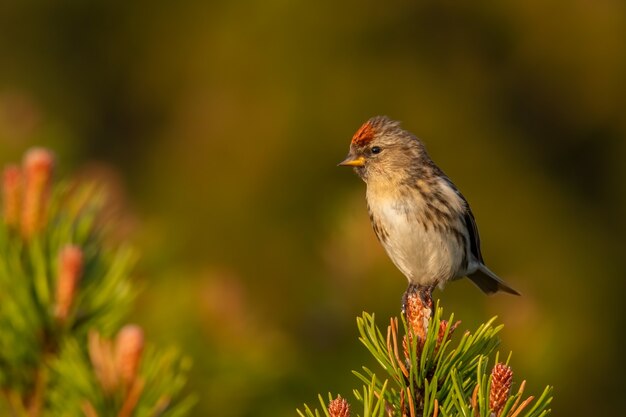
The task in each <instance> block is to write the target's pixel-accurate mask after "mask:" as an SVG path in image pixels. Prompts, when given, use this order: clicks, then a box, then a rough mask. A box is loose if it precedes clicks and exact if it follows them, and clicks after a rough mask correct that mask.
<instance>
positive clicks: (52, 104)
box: [0, 0, 626, 417]
mask: <svg viewBox="0 0 626 417" xmlns="http://www.w3.org/2000/svg"><path fill="white" fill-rule="evenodd" d="M625 74H626V3H624V2H621V1H617V0H600V1H588V0H573V1H565V0H561V1H539V0H516V1H507V2H453V1H440V2H435V1H403V2H381V1H363V0H362V1H344V2H340V1H336V2H333V1H314V2H294V1H285V0H263V1H260V0H257V1H224V0H223V1H213V2H193V1H178V2H167V1H135V2H111V1H90V2H81V1H58V2H37V1H10V0H9V1H3V2H2V3H1V4H0V162H1V163H6V162H8V161H18V160H19V158H20V157H21V155H22V153H23V152H24V150H25V149H27V148H28V147H30V146H33V145H44V146H47V147H51V148H52V149H54V151H55V152H56V154H57V157H58V166H59V171H60V173H61V174H65V175H69V174H72V175H77V176H84V177H92V178H93V177H96V178H100V179H102V180H104V181H106V182H107V183H108V184H110V186H111V189H112V193H113V196H114V203H115V204H114V206H115V207H114V208H115V209H116V211H117V213H118V214H119V218H118V223H117V227H116V228H115V230H116V232H117V233H118V234H119V235H120V236H122V237H124V238H127V239H131V240H132V241H133V242H134V243H135V245H136V246H137V247H138V248H139V250H140V252H141V253H142V257H141V260H140V263H139V266H138V268H137V273H136V275H137V280H138V281H139V284H140V285H141V286H142V287H143V292H142V294H141V296H140V298H139V300H138V303H137V308H136V310H135V312H134V314H133V317H131V320H132V321H134V322H138V323H140V324H141V325H143V326H145V328H146V332H147V336H148V338H149V339H150V340H152V341H154V342H157V343H160V344H174V345H178V346H181V347H182V349H184V350H185V351H186V352H187V353H188V354H189V355H190V356H192V357H193V360H194V368H193V372H192V375H191V380H190V389H191V390H193V391H195V392H196V393H198V395H199V404H198V406H197V407H196V408H195V410H194V413H193V416H223V417H231V416H277V415H280V416H293V415H295V408H296V407H298V406H300V405H301V404H302V403H303V402H308V403H314V402H315V401H316V395H317V393H318V392H327V391H329V390H330V391H332V392H335V393H336V392H340V393H342V394H343V395H345V396H348V397H349V398H351V389H352V388H353V387H356V386H359V385H360V384H359V383H358V382H357V380H356V379H355V378H354V377H353V376H352V375H351V374H350V370H351V369H357V368H359V367H360V365H361V364H365V363H367V364H368V365H370V366H374V364H373V363H371V361H370V360H369V357H368V355H367V354H366V352H365V350H364V348H362V347H361V346H360V344H359V343H358V341H357V337H356V326H355V317H356V316H357V315H358V314H359V313H360V312H361V311H363V310H366V311H373V312H376V314H377V316H378V317H379V318H380V320H381V322H384V321H386V320H387V318H388V317H389V316H390V315H393V314H397V313H398V310H399V307H400V297H401V294H402V292H403V291H404V289H405V286H406V283H405V279H404V278H403V277H402V276H401V274H400V273H399V272H398V271H397V270H395V268H394V267H393V265H392V264H391V262H390V261H389V260H388V259H387V258H386V256H385V254H384V252H383V250H382V249H381V247H380V246H379V245H378V243H377V242H376V240H375V237H374V234H373V232H372V231H371V228H370V225H369V221H368V218H367V213H366V208H365V203H364V184H363V183H362V182H361V181H360V180H359V179H358V178H357V177H356V176H355V175H354V174H353V173H352V172H350V170H348V169H343V168H337V167H336V163H337V162H339V161H340V160H341V159H342V158H343V157H344V156H345V153H346V152H347V149H348V144H349V140H350V137H351V135H352V134H353V132H354V131H355V130H356V129H357V128H358V127H359V126H360V124H361V123H362V122H364V121H365V120H366V119H367V118H369V117H371V116H373V115H376V114H386V115H389V116H390V117H392V118H396V119H399V120H402V121H403V125H404V126H405V127H406V128H407V129H409V130H411V131H413V132H414V133H416V134H417V135H418V136H420V137H421V138H423V139H424V141H425V142H426V144H427V147H428V149H429V151H430V153H431V155H432V156H433V158H434V159H435V160H436V161H437V162H438V164H439V165H440V166H441V167H442V168H443V169H444V170H445V171H446V172H447V173H448V175H449V176H450V177H451V178H452V179H453V180H454V181H455V183H456V184H457V185H458V186H459V187H460V188H461V190H462V191H463V193H464V194H465V196H466V197H467V199H468V200H469V201H470V203H471V204H472V207H473V210H474V214H475V216H476V218H477V221H478V224H479V227H480V230H481V237H482V242H483V253H484V255H485V258H486V260H487V262H488V264H489V265H490V267H491V268H492V269H493V270H494V271H496V272H498V273H499V274H500V275H501V276H502V277H504V278H505V279H506V280H507V281H508V282H510V283H511V284H512V285H513V286H514V287H515V288H517V289H519V290H520V291H521V292H522V293H523V294H524V296H523V297H520V298H514V297H511V296H508V295H498V296H494V297H485V296H483V295H482V294H481V293H480V292H479V291H478V290H476V289H475V288H474V287H473V286H472V285H471V284H470V283H469V282H468V281H467V280H463V281H459V282H456V283H453V284H450V285H448V287H447V288H446V289H445V291H444V292H438V293H437V296H438V297H441V299H442V302H443V305H444V306H445V308H446V309H447V311H448V312H451V311H454V312H455V313H456V315H457V317H459V318H461V319H462V320H463V325H462V326H463V327H467V328H474V327H475V326H476V325H477V324H478V323H480V322H482V321H484V320H486V319H487V318H489V317H491V316H492V315H498V316H499V317H500V321H501V322H503V323H504V324H505V325H506V327H505V329H504V331H503V332H502V339H503V345H502V350H503V351H504V352H508V350H510V349H512V350H513V351H514V355H513V359H512V364H513V367H514V370H515V372H516V377H519V378H526V379H528V380H529V387H530V390H531V391H533V392H535V393H536V392H537V391H538V390H539V389H540V388H541V387H542V386H544V385H545V384H554V385H555V387H556V388H555V391H554V394H555V401H554V410H555V412H554V415H557V416H578V415H580V416H582V415H598V416H599V415H616V414H617V413H618V412H617V411H615V410H618V409H619V408H618V407H621V408H622V410H621V411H623V401H621V397H622V394H623V389H624V384H623V379H624V378H623V362H624V361H623V359H622V357H623V348H624V343H623V338H624V336H623V333H624V324H625V323H624V307H623V306H624V304H623V297H624V294H625V291H624V289H625V280H626V276H625V266H624V260H625V259H626V245H625V243H624V239H625V236H626V221H625V219H624V216H625V215H626V187H625V182H624V179H625V177H626V164H625V162H626V141H625V136H626V75H625Z"/></svg>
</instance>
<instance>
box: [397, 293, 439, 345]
mask: <svg viewBox="0 0 626 417" xmlns="http://www.w3.org/2000/svg"><path fill="white" fill-rule="evenodd" d="M431 291H432V289H431V288H427V287H420V286H413V285H412V286H410V287H409V288H408V289H407V291H406V293H405V295H404V314H405V316H406V322H407V324H408V325H409V329H411V330H412V332H413V334H414V335H415V336H417V337H418V344H419V345H418V348H420V350H421V347H422V346H423V345H424V342H425V341H426V333H427V332H428V320H429V319H430V316H431V315H432V311H433V310H432V307H433V301H432V293H431Z"/></svg>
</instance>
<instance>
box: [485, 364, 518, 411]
mask: <svg viewBox="0 0 626 417" xmlns="http://www.w3.org/2000/svg"><path fill="white" fill-rule="evenodd" d="M512 380H513V371H512V370H511V368H509V367H508V366H506V365H505V364H503V363H497V364H496V365H495V366H494V367H493V369H492V370H491V390H490V391H489V409H491V412H492V413H494V414H495V415H496V417H499V416H500V413H501V412H502V409H503V408H504V405H505V404H506V401H507V400H508V399H509V392H510V391H511V382H512Z"/></svg>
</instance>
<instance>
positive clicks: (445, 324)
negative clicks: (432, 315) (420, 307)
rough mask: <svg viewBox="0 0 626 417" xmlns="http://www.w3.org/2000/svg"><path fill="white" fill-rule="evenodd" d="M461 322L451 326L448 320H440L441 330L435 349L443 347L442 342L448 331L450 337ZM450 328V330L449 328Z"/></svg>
mask: <svg viewBox="0 0 626 417" xmlns="http://www.w3.org/2000/svg"><path fill="white" fill-rule="evenodd" d="M459 324H461V322H460V321H457V322H455V323H454V324H453V325H452V326H450V323H449V322H448V320H441V321H440V322H439V332H438V333H437V344H436V347H435V350H439V348H440V347H441V344H442V343H443V338H444V336H445V335H446V331H447V332H448V339H449V338H450V337H451V336H452V334H453V333H454V331H455V330H456V328H457V327H459ZM448 328H450V330H448Z"/></svg>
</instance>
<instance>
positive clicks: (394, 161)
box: [339, 116, 520, 295]
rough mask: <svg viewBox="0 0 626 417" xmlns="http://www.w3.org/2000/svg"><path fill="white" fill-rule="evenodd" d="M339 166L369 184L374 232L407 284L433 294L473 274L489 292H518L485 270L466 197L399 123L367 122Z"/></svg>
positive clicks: (379, 118) (383, 119)
mask: <svg viewBox="0 0 626 417" xmlns="http://www.w3.org/2000/svg"><path fill="white" fill-rule="evenodd" d="M339 165H340V166H348V167H353V168H354V170H355V171H356V173H357V174H358V176H359V177H361V179H362V180H363V181H365V183H366V200H367V208H368V212H369V217H370V221H371V223H372V228H373V229H374V233H375V234H376V237H377V238H378V240H379V241H380V243H381V244H382V246H383V247H384V249H385V251H386V252H387V255H388V256H389V258H391V261H392V262H393V263H394V264H395V266H396V267H397V268H398V269H399V270H400V272H402V273H403V274H404V275H405V276H406V278H407V280H408V281H409V287H411V286H418V287H422V288H429V289H430V291H431V292H432V290H433V289H434V288H436V287H439V288H443V286H444V284H446V283H447V282H448V281H452V280H456V279H460V278H463V277H468V278H469V279H470V280H471V281H472V282H473V283H474V284H476V285H477V286H478V288H480V289H481V290H482V291H483V292H484V293H486V294H493V293H496V292H505V293H509V294H514V295H520V294H519V292H517V291H516V290H515V289H513V288H512V287H511V286H509V285H508V284H507V283H506V282H504V281H503V280H502V279H500V278H499V277H498V276H497V275H496V274H495V273H493V272H492V271H491V270H490V269H489V268H487V266H486V265H485V261H484V259H483V256H482V253H481V248H480V237H479V235H478V228H477V227H476V220H475V219H474V215H473V213H472V210H471V209H470V206H469V204H468V202H467V200H466V199H465V197H464V196H463V194H461V192H460V191H459V189H458V188H457V187H456V186H455V185H454V183H453V182H452V181H451V180H450V178H448V176H447V175H446V174H445V173H444V172H443V171H442V170H441V169H440V168H439V167H438V166H437V165H436V164H435V162H433V160H432V159H431V158H430V156H429V155H428V153H427V151H426V148H425V146H424V144H423V143H422V141H421V140H420V139H418V138H417V137H416V136H415V135H413V134H412V133H410V132H409V131H407V130H404V129H403V128H402V127H401V126H400V122H398V121H395V120H392V119H390V118H389V117H387V116H375V117H372V118H371V119H369V120H368V121H367V122H365V123H364V124H363V125H362V126H361V127H360V128H359V129H358V130H357V132H356V133H355V134H354V136H353V137H352V141H351V143H350V151H349V153H348V156H347V157H346V158H345V160H343V161H342V162H341V163H339Z"/></svg>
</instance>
